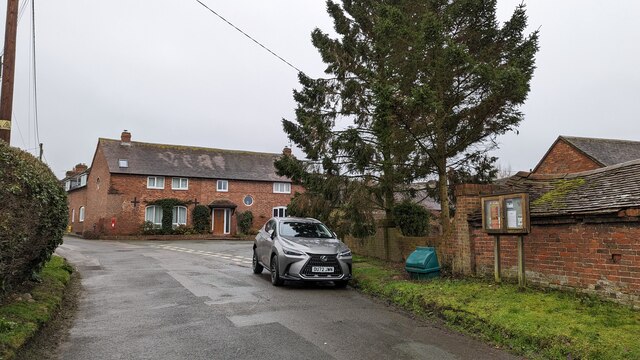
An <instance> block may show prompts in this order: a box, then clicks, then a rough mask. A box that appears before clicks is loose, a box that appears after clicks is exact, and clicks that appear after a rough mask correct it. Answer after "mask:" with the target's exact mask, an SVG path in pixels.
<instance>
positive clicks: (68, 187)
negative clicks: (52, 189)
mask: <svg viewBox="0 0 640 360" xmlns="http://www.w3.org/2000/svg"><path fill="white" fill-rule="evenodd" d="M64 189H65V190H66V191H69V190H71V180H67V181H65V182H64Z"/></svg>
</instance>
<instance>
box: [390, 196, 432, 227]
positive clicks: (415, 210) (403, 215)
mask: <svg viewBox="0 0 640 360" xmlns="http://www.w3.org/2000/svg"><path fill="white" fill-rule="evenodd" d="M393 220H394V221H395V223H396V225H397V226H398V228H399V229H400V231H401V232H402V235H404V236H425V235H427V233H428V232H429V211H427V209H425V208H424V207H422V206H420V205H419V204H416V203H414V202H411V201H409V200H405V201H403V202H401V203H399V204H398V205H396V206H395V207H394V208H393Z"/></svg>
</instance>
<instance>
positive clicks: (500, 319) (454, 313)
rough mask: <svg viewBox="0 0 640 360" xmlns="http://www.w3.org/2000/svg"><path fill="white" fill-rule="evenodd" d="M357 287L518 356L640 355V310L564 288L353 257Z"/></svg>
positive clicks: (571, 357)
mask: <svg viewBox="0 0 640 360" xmlns="http://www.w3.org/2000/svg"><path fill="white" fill-rule="evenodd" d="M354 263H355V264H354V286H355V287H356V288H358V289H360V290H361V291H363V292H364V293H367V294H371V295H374V296H376V297H379V298H382V299H384V300H387V301H389V302H390V303H392V304H395V305H397V306H399V307H401V308H403V309H405V310H409V311H412V312H414V313H416V314H418V315H421V316H425V317H435V318H440V319H442V320H444V322H445V323H446V324H448V325H449V326H451V327H452V328H454V329H456V330H459V331H462V332H463V333H467V334H472V335H474V336H476V337H479V338H481V339H483V340H486V341H489V342H491V343H493V344H496V345H498V346H500V347H503V348H506V349H509V350H510V351H511V352H514V353H516V354H520V355H525V356H527V357H529V358H543V359H567V358H569V359H640V341H639V339H640V335H639V334H640V312H638V311H635V310H633V309H631V308H629V307H625V306H622V305H618V304H614V303H611V302H606V301H602V300H598V299H596V298H593V297H590V296H585V295H583V294H575V293H568V292H560V291H542V290H533V289H526V290H520V289H518V286H517V285H515V284H502V285H495V284H492V283H490V282H485V281H483V280H479V279H465V280H460V279H447V278H438V279H434V280H428V281H410V280H407V279H406V275H405V272H404V270H403V269H401V268H398V267H392V266H389V265H388V264H386V263H384V262H381V261H378V260H373V259H369V258H361V257H356V258H355V259H354Z"/></svg>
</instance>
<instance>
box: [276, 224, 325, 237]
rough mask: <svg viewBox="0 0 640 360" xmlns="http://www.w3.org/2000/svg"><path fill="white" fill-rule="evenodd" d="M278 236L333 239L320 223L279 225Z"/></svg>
mask: <svg viewBox="0 0 640 360" xmlns="http://www.w3.org/2000/svg"><path fill="white" fill-rule="evenodd" d="M280 235H281V236H290V237H302V238H324V239H330V238H333V233H331V231H329V229H327V227H326V226H324V225H323V224H320V223H311V222H294V221H287V222H283V223H282V224H281V225H280Z"/></svg>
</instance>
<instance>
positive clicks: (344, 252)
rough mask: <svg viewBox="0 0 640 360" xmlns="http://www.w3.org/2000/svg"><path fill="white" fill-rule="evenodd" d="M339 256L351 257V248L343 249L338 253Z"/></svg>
mask: <svg viewBox="0 0 640 360" xmlns="http://www.w3.org/2000/svg"><path fill="white" fill-rule="evenodd" d="M338 256H340V257H350V256H351V250H347V251H343V252H341V253H338Z"/></svg>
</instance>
